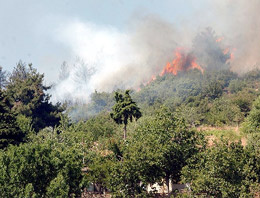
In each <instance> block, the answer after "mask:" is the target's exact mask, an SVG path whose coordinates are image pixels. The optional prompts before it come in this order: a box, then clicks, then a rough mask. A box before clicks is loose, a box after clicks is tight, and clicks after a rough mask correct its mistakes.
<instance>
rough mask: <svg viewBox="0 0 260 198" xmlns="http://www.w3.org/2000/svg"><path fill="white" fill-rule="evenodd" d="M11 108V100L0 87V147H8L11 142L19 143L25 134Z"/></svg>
mask: <svg viewBox="0 0 260 198" xmlns="http://www.w3.org/2000/svg"><path fill="white" fill-rule="evenodd" d="M11 108H12V105H11V103H10V101H9V100H8V98H7V96H6V95H5V93H4V92H3V91H2V90H1V89H0V149H3V148H5V147H7V146H8V145H9V144H19V143H20V142H22V141H23V138H24V136H25V134H24V133H23V132H22V131H21V130H20V128H19V127H18V125H17V122H16V117H15V115H14V114H13V113H12V112H11Z"/></svg>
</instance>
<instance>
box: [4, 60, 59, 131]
mask: <svg viewBox="0 0 260 198" xmlns="http://www.w3.org/2000/svg"><path fill="white" fill-rule="evenodd" d="M43 80H44V75H43V74H39V73H38V72H37V70H36V69H34V68H33V67H32V65H31V64H29V66H28V67H26V65H25V64H24V63H22V62H19V63H18V64H17V66H16V68H14V70H13V72H12V74H11V76H10V77H9V80H8V85H7V90H6V92H7V94H8V96H9V97H10V98H11V99H12V103H13V108H12V110H13V111H14V112H15V113H17V114H22V115H25V116H26V117H29V118H31V119H32V125H33V128H34V129H35V130H36V131H39V130H40V129H42V128H44V127H47V126H52V127H54V126H55V125H57V124H58V123H59V120H60V114H61V112H62V111H63V110H64V109H63V108H62V107H61V105H60V104H56V105H53V104H52V103H51V102H50V96H49V95H48V94H46V93H45V92H46V91H47V90H48V89H50V87H48V86H44V85H43Z"/></svg>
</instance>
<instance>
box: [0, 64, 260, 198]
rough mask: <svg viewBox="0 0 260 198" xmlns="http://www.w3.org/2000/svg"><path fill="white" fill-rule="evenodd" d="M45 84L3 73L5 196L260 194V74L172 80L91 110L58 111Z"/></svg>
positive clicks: (26, 69)
mask: <svg viewBox="0 0 260 198" xmlns="http://www.w3.org/2000/svg"><path fill="white" fill-rule="evenodd" d="M43 82H44V75H43V74H40V73H39V72H38V71H37V70H36V69H34V68H33V66H32V65H28V66H27V65H25V64H23V63H22V62H20V63H19V64H18V65H17V67H16V68H14V70H13V72H12V73H11V74H10V75H7V74H6V73H5V71H3V69H2V68H0V149H1V150H0V151H1V152H0V197H81V196H83V195H85V196H86V197H89V196H90V192H89V191H91V189H92V190H95V191H96V192H97V193H99V194H102V195H104V196H105V194H106V196H112V197H158V196H159V195H160V192H159V191H157V190H156V189H154V190H150V191H149V190H148V187H149V186H150V185H151V184H155V183H157V184H158V185H164V186H166V187H165V192H166V193H170V183H175V184H183V183H189V184H190V185H191V190H189V189H186V190H184V191H182V192H171V193H172V194H174V196H175V195H176V196H178V197H197V196H200V195H203V196H204V195H205V196H206V197H211V196H212V197H253V196H255V195H259V192H260V188H259V185H260V166H259V164H260V155H259V154H260V135H259V134H260V133H259V132H260V119H259V118H260V97H259V85H260V84H259V83H260V71H259V70H254V71H251V72H249V73H247V74H245V75H243V76H238V75H236V74H235V73H233V72H231V71H228V70H221V71H204V73H202V72H201V71H199V70H189V71H186V72H180V73H178V75H172V74H166V75H163V76H157V77H156V79H155V80H153V81H151V82H150V83H148V84H147V83H146V85H142V86H140V89H139V91H135V90H132V91H130V90H117V91H115V92H113V93H105V92H102V93H99V92H94V93H93V94H92V95H91V102H90V103H88V104H75V103H72V102H70V101H67V102H66V104H63V105H62V104H60V103H57V104H53V103H52V102H51V100H50V99H51V96H50V95H49V94H48V93H47V91H48V90H49V89H50V88H51V87H49V86H45V85H44V84H43ZM234 126H235V127H236V130H233V128H232V127H234ZM207 127H208V128H207ZM216 127H222V128H216ZM224 127H227V129H226V128H224ZM198 128H200V129H203V130H198ZM212 128H213V129H214V130H211V129H212ZM242 138H244V139H246V143H245V144H242V142H241V140H242ZM212 139H214V140H215V141H214V142H212Z"/></svg>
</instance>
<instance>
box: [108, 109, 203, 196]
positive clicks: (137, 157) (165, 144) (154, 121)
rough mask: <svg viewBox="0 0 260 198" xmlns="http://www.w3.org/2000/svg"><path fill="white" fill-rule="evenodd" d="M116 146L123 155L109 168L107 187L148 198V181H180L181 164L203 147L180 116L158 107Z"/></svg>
mask: <svg viewBox="0 0 260 198" xmlns="http://www.w3.org/2000/svg"><path fill="white" fill-rule="evenodd" d="M140 122H141V123H140ZM118 148H119V150H120V151H119V152H116V153H120V155H121V156H122V157H120V158H118V163H114V166H113V168H112V169H111V177H110V184H111V188H110V189H111V190H112V192H113V193H115V194H117V195H118V197H138V196H140V197H141V196H144V197H147V194H146V193H147V192H146V187H147V185H148V184H153V183H156V182H157V183H162V181H165V183H166V185H167V186H168V189H169V180H170V179H171V180H172V182H176V183H177V182H178V181H180V176H181V174H180V173H181V169H182V167H183V166H185V165H186V163H187V162H186V161H187V159H189V158H190V157H191V156H193V155H194V154H196V153H198V152H199V151H200V150H201V149H202V148H204V141H203V138H202V136H201V135H200V134H199V133H195V132H194V131H191V130H188V129H187V127H186V125H185V123H184V121H183V120H182V119H178V118H177V117H176V116H175V115H174V114H172V113H171V112H170V111H169V110H168V109H167V108H161V109H160V110H159V111H158V112H157V114H156V115H155V116H153V117H147V118H145V117H143V119H141V120H139V126H138V127H137V129H136V131H135V132H134V133H130V134H129V137H128V141H127V142H123V143H122V144H119V146H118Z"/></svg>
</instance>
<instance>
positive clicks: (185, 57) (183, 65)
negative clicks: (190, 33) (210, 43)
mask: <svg viewBox="0 0 260 198" xmlns="http://www.w3.org/2000/svg"><path fill="white" fill-rule="evenodd" d="M175 56H176V58H175V59H174V60H173V61H172V62H168V63H167V64H166V66H165V67H164V69H163V70H162V72H161V73H160V76H163V75H164V74H166V73H172V74H173V75H177V74H178V72H179V71H187V70H189V69H198V70H200V71H201V72H202V73H203V69H202V68H201V67H200V66H199V65H198V64H197V63H196V58H195V57H194V56H193V55H192V54H191V53H188V54H186V53H185V52H184V51H182V50H181V49H180V48H179V49H177V50H176V52H175Z"/></svg>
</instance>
